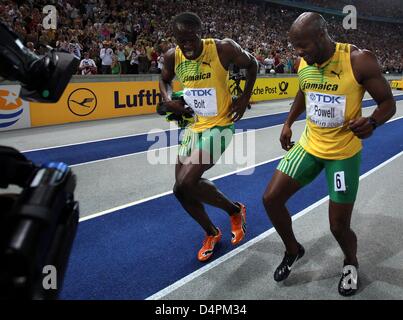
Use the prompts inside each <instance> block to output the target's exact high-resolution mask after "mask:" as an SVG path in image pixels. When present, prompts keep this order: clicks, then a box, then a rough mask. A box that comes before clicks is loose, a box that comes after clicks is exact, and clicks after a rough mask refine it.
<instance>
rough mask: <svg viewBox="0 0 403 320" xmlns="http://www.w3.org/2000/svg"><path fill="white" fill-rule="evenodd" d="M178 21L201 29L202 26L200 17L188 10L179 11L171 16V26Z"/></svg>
mask: <svg viewBox="0 0 403 320" xmlns="http://www.w3.org/2000/svg"><path fill="white" fill-rule="evenodd" d="M178 23H183V24H184V25H186V26H191V27H194V28H197V29H201V27H202V22H201V19H200V17H199V16H198V15H197V14H196V13H194V12H189V11H187V12H182V13H179V14H177V15H176V16H175V17H174V18H173V26H174V27H175V26H176V24H178Z"/></svg>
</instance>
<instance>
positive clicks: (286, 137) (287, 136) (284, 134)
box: [280, 124, 294, 151]
mask: <svg viewBox="0 0 403 320" xmlns="http://www.w3.org/2000/svg"><path fill="white" fill-rule="evenodd" d="M291 137H292V131H291V128H290V126H289V125H288V124H284V126H283V129H282V130H281V134H280V142H281V147H282V148H283V149H284V150H286V151H288V150H290V149H291V148H292V147H293V146H294V142H293V141H291Z"/></svg>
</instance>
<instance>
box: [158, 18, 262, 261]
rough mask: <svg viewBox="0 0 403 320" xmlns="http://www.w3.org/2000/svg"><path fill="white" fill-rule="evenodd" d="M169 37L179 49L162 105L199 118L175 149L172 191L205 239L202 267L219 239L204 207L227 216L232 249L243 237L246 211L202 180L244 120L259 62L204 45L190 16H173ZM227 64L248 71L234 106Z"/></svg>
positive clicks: (172, 56) (217, 43)
mask: <svg viewBox="0 0 403 320" xmlns="http://www.w3.org/2000/svg"><path fill="white" fill-rule="evenodd" d="M173 32H174V36H175V39H176V42H177V47H176V48H173V49H170V50H169V51H167V52H166V53H165V55H164V66H163V69H162V72H161V79H160V91H161V97H162V103H163V104H164V106H165V107H166V108H167V109H168V111H170V112H175V113H178V114H181V113H183V112H186V111H185V108H184V102H185V103H186V106H187V108H188V107H190V108H191V110H192V111H193V112H194V113H195V117H196V118H197V121H196V122H195V123H194V124H192V125H190V126H188V127H187V128H186V129H185V132H184V135H183V139H182V143H181V145H180V147H179V155H178V160H177V164H176V168H175V186H174V189H173V191H174V194H175V196H176V198H177V199H178V200H179V202H180V203H181V205H182V206H183V208H184V209H185V210H186V211H187V212H188V213H189V214H190V216H191V217H192V218H193V219H194V220H196V222H197V223H198V224H199V225H200V226H201V227H202V228H203V229H204V231H205V233H206V236H205V239H204V241H203V245H202V247H201V248H200V250H199V251H198V254H197V257H198V259H199V260H200V261H206V260H208V259H209V258H210V257H211V255H212V254H213V251H214V247H215V245H216V243H217V242H218V241H220V240H221V236H222V234H221V231H220V229H219V228H217V227H216V226H215V225H214V224H213V223H212V222H211V220H210V218H209V216H208V215H207V213H206V211H205V208H204V203H206V204H209V205H212V206H215V207H218V208H220V209H222V210H224V211H226V212H227V213H228V215H229V216H230V221H231V232H232V238H231V243H232V244H233V245H236V244H238V243H239V242H240V241H241V240H242V239H244V236H245V232H246V207H245V206H244V205H243V204H241V203H239V202H234V201H231V200H230V199H228V198H227V197H226V196H225V195H224V194H223V193H222V192H221V191H220V190H218V189H217V188H216V186H215V185H214V184H213V183H212V182H211V181H209V180H207V179H205V178H203V177H202V175H203V174H204V172H205V171H206V170H208V169H210V168H211V167H212V166H214V164H215V163H216V161H217V160H218V158H219V157H220V156H221V154H222V153H223V152H224V150H225V149H226V147H227V146H228V144H229V143H230V142H231V139H232V136H233V133H234V124H233V123H234V122H235V121H237V120H239V119H241V118H242V116H243V114H244V112H245V109H246V107H247V105H248V103H249V98H250V96H251V94H252V90H253V85H254V83H255V80H256V73H257V62H256V59H255V58H254V57H253V56H252V55H251V54H249V53H248V52H246V51H244V50H243V49H242V48H241V47H240V46H239V45H238V44H237V43H235V42H234V41H232V40H230V39H224V40H217V39H202V38H201V32H202V26H201V21H200V18H199V17H198V16H197V15H196V14H194V13H191V12H184V13H180V14H178V15H177V16H175V17H174V19H173ZM231 63H232V64H235V65H237V66H238V67H239V68H242V69H246V70H247V75H246V78H247V79H246V83H245V89H244V92H243V94H242V95H241V96H240V97H238V99H237V100H235V101H234V102H233V101H232V97H231V94H230V91H229V83H228V81H229V73H228V67H229V65H230V64H231ZM175 75H176V77H177V79H178V80H179V81H180V82H181V84H182V86H183V101H181V100H172V99H171V97H170V95H169V94H168V88H169V87H170V84H171V81H172V80H173V78H174V76H175ZM182 240H183V239H182ZM185 241H186V240H185Z"/></svg>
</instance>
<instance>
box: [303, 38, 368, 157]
mask: <svg viewBox="0 0 403 320" xmlns="http://www.w3.org/2000/svg"><path fill="white" fill-rule="evenodd" d="M350 50H351V45H350V44H347V43H336V51H335V53H334V54H333V56H332V57H331V58H330V59H329V60H328V61H326V62H324V63H322V64H321V65H317V64H314V65H312V66H310V65H308V64H307V63H306V61H305V60H304V59H301V62H300V65H299V68H298V78H299V86H300V88H301V90H302V92H303V93H304V96H305V105H306V120H307V121H306V126H305V130H304V132H303V134H302V136H301V138H300V141H299V142H300V144H301V146H302V147H303V148H304V149H305V150H306V151H307V152H309V153H311V154H313V155H314V156H317V157H319V158H323V159H334V160H340V159H346V158H350V157H352V156H353V155H355V154H356V153H357V152H358V151H360V150H361V148H362V144H361V140H360V139H359V138H357V137H356V136H355V135H354V133H353V132H352V131H351V130H350V129H349V128H348V123H349V121H350V120H352V119H355V118H358V117H360V116H361V102H362V98H363V96H364V92H365V89H364V88H363V87H362V86H361V85H360V84H359V83H358V82H357V80H356V79H355V77H354V74H353V69H352V67H351V60H350Z"/></svg>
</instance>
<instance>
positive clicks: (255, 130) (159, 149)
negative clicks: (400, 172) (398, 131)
mask: <svg viewBox="0 0 403 320" xmlns="http://www.w3.org/2000/svg"><path fill="white" fill-rule="evenodd" d="M369 108H372V107H369ZM401 118H403V116H401V117H397V118H393V119H391V120H389V121H388V122H387V123H389V122H393V121H395V120H399V119H401ZM304 121H305V119H302V120H297V121H295V122H294V123H299V122H304ZM282 125H283V124H276V125H274V126H268V127H264V128H259V129H246V130H245V131H242V132H237V133H235V134H234V136H235V135H238V134H247V133H250V132H257V131H262V130H268V129H272V128H276V127H280V126H282ZM161 133H163V131H161ZM174 147H178V144H175V145H172V146H169V147H163V148H155V149H149V150H145V151H139V152H133V153H128V154H124V155H121V156H116V157H110V158H103V159H98V160H93V161H88V162H81V163H77V164H72V165H70V166H69V167H78V166H83V165H87V164H94V163H97V162H102V161H109V160H116V159H121V158H125V157H130V156H134V155H138V154H143V153H147V152H155V151H157V150H158V151H162V150H165V149H170V148H174Z"/></svg>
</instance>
